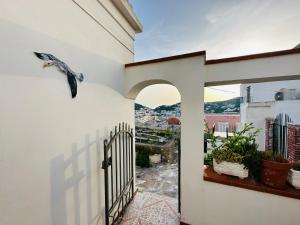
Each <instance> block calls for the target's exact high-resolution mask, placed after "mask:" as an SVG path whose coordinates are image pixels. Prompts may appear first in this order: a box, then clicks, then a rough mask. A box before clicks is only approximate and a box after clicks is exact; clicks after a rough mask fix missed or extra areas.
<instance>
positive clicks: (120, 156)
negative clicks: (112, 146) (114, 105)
mask: <svg viewBox="0 0 300 225" xmlns="http://www.w3.org/2000/svg"><path fill="white" fill-rule="evenodd" d="M120 131H121V124H120V123H119V134H118V136H119V167H120V192H121V191H122V165H121V164H122V161H121V160H122V152H121V132H120Z"/></svg>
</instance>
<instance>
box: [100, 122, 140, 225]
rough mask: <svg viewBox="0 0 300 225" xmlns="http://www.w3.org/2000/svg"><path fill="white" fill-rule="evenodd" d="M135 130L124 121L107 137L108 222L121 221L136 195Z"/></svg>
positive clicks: (105, 154)
mask: <svg viewBox="0 0 300 225" xmlns="http://www.w3.org/2000/svg"><path fill="white" fill-rule="evenodd" d="M133 144H134V142H133V129H130V127H129V125H127V124H125V123H122V124H119V127H117V126H116V127H115V129H114V131H111V132H110V139H109V140H107V139H105V140H104V160H103V162H102V169H104V177H105V224H106V225H110V224H117V223H118V221H119V219H120V218H122V216H123V214H124V212H125V209H126V207H127V206H128V204H129V203H130V201H131V200H132V199H133V196H134V179H133V169H134V168H133V166H134V158H133Z"/></svg>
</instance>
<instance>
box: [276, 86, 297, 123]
mask: <svg viewBox="0 0 300 225" xmlns="http://www.w3.org/2000/svg"><path fill="white" fill-rule="evenodd" d="M299 87H300V84H299ZM272 111H273V114H274V118H275V117H276V116H277V115H278V114H280V113H283V114H287V115H289V116H290V118H291V119H292V121H293V123H294V124H300V100H290V101H277V102H275V103H274V105H273V109H272Z"/></svg>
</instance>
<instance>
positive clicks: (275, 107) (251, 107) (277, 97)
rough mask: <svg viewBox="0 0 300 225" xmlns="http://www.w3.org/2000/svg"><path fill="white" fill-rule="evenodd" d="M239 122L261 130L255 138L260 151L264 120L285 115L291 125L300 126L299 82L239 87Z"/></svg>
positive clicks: (264, 140)
mask: <svg viewBox="0 0 300 225" xmlns="http://www.w3.org/2000/svg"><path fill="white" fill-rule="evenodd" d="M241 96H242V99H243V102H242V103H241V122H242V123H249V122H252V123H253V125H254V126H255V127H256V128H260V129H262V131H261V132H260V134H259V135H258V137H257V143H258V144H259V146H260V149H261V150H265V149H267V146H266V143H265V142H266V132H267V130H266V119H276V117H277V116H279V115H280V114H282V115H287V116H288V117H289V118H290V120H291V121H292V123H294V124H300V114H299V108H300V81H299V80H288V81H277V82H263V83H248V84H242V85H241Z"/></svg>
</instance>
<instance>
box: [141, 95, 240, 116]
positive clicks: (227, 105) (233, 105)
mask: <svg viewBox="0 0 300 225" xmlns="http://www.w3.org/2000/svg"><path fill="white" fill-rule="evenodd" d="M240 104H241V100H240V97H237V98H233V99H229V100H225V101H218V102H205V103H204V111H205V113H226V112H230V113H239V112H240ZM142 108H145V109H147V108H148V107H146V106H143V105H140V104H138V103H135V110H140V109H142ZM176 108H180V103H177V104H174V105H161V106H158V107H156V108H155V109H154V111H155V112H158V113H160V112H161V111H164V110H165V111H174V110H175V109H176ZM148 109H149V108H148ZM228 109H230V110H229V111H226V110H228Z"/></svg>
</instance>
